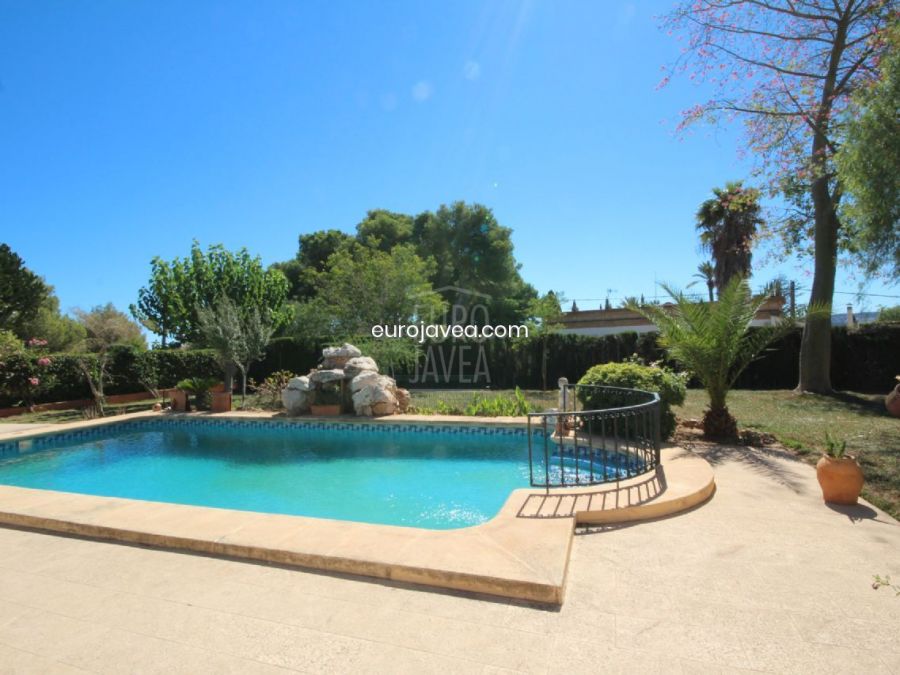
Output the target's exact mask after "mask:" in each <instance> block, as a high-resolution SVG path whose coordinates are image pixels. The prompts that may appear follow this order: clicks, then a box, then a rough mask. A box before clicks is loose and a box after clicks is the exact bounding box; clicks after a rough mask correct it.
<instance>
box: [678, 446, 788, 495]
mask: <svg viewBox="0 0 900 675" xmlns="http://www.w3.org/2000/svg"><path fill="white" fill-rule="evenodd" d="M691 450H692V451H693V452H696V453H697V454H698V455H700V456H701V457H703V459H705V460H706V461H707V462H709V463H710V464H711V465H712V466H713V468H715V467H716V466H719V465H721V464H724V463H726V462H737V463H739V464H743V465H745V466H747V467H749V468H750V469H751V470H752V471H754V473H756V474H758V475H760V476H762V477H764V478H768V479H769V480H772V481H774V482H776V483H778V484H779V485H782V486H784V487H786V488H788V489H789V490H791V491H792V492H794V493H795V494H803V493H804V489H803V488H804V484H803V482H802V481H800V480H798V479H797V478H796V477H795V476H792V475H791V474H790V473H789V472H788V471H786V470H785V467H784V465H783V464H781V463H780V462H779V460H780V461H789V462H791V464H795V465H797V466H805V465H804V464H803V463H802V462H801V461H800V460H798V459H797V458H796V457H795V456H794V455H792V454H791V453H789V452H787V451H786V450H776V449H774V448H751V447H747V446H742V445H697V446H695V447H692V448H691Z"/></svg>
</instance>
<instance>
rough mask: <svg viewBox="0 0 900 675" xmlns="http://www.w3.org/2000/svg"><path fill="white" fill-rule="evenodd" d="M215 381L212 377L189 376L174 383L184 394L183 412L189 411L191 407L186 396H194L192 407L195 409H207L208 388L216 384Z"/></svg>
mask: <svg viewBox="0 0 900 675" xmlns="http://www.w3.org/2000/svg"><path fill="white" fill-rule="evenodd" d="M216 382H217V380H216V378H214V377H189V378H187V379H184V380H181V382H179V383H178V384H177V385H175V386H176V387H177V389H178V390H179V391H182V392H184V393H185V394H186V396H185V402H184V404H185V408H184V410H185V412H189V411H190V409H191V401H190V398H189V397H188V396H193V397H194V407H195V408H196V409H197V410H209V390H210V389H212V388H213V387H214V386H216ZM173 400H174V396H173Z"/></svg>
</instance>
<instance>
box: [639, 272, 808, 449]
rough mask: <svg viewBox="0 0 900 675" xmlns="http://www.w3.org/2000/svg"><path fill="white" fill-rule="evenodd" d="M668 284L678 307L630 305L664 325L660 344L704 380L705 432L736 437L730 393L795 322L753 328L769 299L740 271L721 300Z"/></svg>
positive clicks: (711, 435)
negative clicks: (699, 297)
mask: <svg viewBox="0 0 900 675" xmlns="http://www.w3.org/2000/svg"><path fill="white" fill-rule="evenodd" d="M664 288H665V290H666V292H667V293H668V294H669V295H670V296H671V298H672V300H673V302H674V303H675V306H674V307H654V306H651V305H644V306H639V305H632V306H631V307H630V308H629V309H631V310H633V311H635V312H638V313H639V314H641V315H643V316H644V317H646V318H647V319H649V320H650V321H652V322H653V323H654V324H655V325H656V327H657V329H658V330H659V344H660V346H662V347H663V348H664V349H665V350H666V352H667V353H668V355H669V357H671V358H672V359H673V360H675V361H677V362H678V363H679V364H681V365H682V366H683V367H685V368H687V369H688V370H689V371H690V372H691V373H693V375H694V376H695V377H696V378H697V379H698V380H700V383H701V384H702V385H703V388H704V389H705V390H706V393H707V395H708V396H709V407H708V408H707V410H706V412H705V414H704V416H703V431H704V433H705V434H706V435H707V436H709V437H711V438H735V437H736V436H737V422H736V421H735V419H734V417H733V416H732V415H731V413H730V412H729V410H728V404H727V398H728V392H729V391H730V389H731V387H732V385H733V384H734V381H735V380H736V379H737V378H738V375H740V374H741V372H743V370H744V369H745V368H746V367H747V366H748V365H749V364H750V362H751V361H752V360H753V359H755V358H756V357H757V356H758V355H759V353H760V352H761V351H762V350H763V349H765V347H766V346H767V345H768V344H769V343H771V342H772V341H773V340H775V339H777V338H778V337H780V336H782V335H784V334H785V333H786V332H787V331H789V330H790V329H791V328H792V327H793V324H792V323H791V322H789V321H783V322H781V323H780V324H778V325H777V326H766V327H761V328H754V329H752V330H751V328H750V323H751V322H752V321H753V319H754V317H755V316H756V312H757V310H759V308H760V306H761V305H762V304H763V302H765V298H754V297H753V295H752V294H751V292H750V286H749V285H748V284H747V282H746V281H745V280H744V279H743V277H740V276H735V277H732V278H731V281H729V282H728V284H727V285H726V286H725V287H723V288H722V289H721V290H720V291H719V299H718V302H715V303H705V302H694V301H692V300H690V299H689V298H688V297H687V296H686V295H684V294H683V293H681V292H680V291H675V290H673V289H672V288H670V287H668V286H664Z"/></svg>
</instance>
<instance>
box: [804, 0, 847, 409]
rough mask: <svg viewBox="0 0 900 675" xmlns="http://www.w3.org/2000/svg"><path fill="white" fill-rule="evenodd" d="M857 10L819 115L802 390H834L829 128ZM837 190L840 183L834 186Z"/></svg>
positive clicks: (842, 28) (841, 28) (840, 29)
mask: <svg viewBox="0 0 900 675" xmlns="http://www.w3.org/2000/svg"><path fill="white" fill-rule="evenodd" d="M850 16H851V11H850V8H849V7H848V8H847V10H846V11H845V12H843V13H842V15H841V17H840V20H839V21H838V23H837V26H836V30H835V32H834V39H833V42H832V45H831V55H830V58H829V63H828V72H827V74H826V76H825V81H824V83H823V85H822V97H821V100H820V103H819V110H818V113H817V115H816V119H815V131H814V133H813V143H812V154H811V155H810V160H811V164H812V167H813V169H814V171H815V177H814V178H813V182H812V185H810V196H811V197H812V202H813V214H814V220H815V232H814V234H813V243H814V246H815V261H816V262H815V273H814V275H813V286H812V293H811V294H810V297H809V307H808V308H807V316H806V323H805V325H804V327H803V338H802V339H801V342H800V382H799V383H798V384H797V389H796V391H798V392H804V391H809V392H814V393H817V394H830V393H831V391H832V389H831V303H832V299H833V298H834V274H835V271H836V268H837V235H838V227H839V226H840V222H839V221H838V216H837V198H836V194H835V193H833V192H832V190H831V189H829V185H828V179H829V176H828V165H827V161H826V157H827V155H828V152H829V145H828V130H829V121H830V117H831V114H832V110H833V108H832V106H833V99H834V96H835V86H836V82H837V76H838V69H839V66H840V62H841V55H842V54H843V52H844V49H845V47H846V44H847V27H848V24H849V21H850ZM834 189H835V190H837V188H836V187H835V188H834Z"/></svg>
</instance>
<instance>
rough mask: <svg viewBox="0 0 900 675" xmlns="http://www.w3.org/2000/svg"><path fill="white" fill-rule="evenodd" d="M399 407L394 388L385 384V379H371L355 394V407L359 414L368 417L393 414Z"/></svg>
mask: <svg viewBox="0 0 900 675" xmlns="http://www.w3.org/2000/svg"><path fill="white" fill-rule="evenodd" d="M385 379H387V380H390V378H385ZM399 407H400V406H399V403H398V402H397V397H396V396H394V392H393V390H392V389H391V388H390V387H388V386H385V383H384V382H383V381H379V380H374V379H373V380H370V381H368V382H366V383H365V384H364V385H363V387H362V388H361V389H360V390H359V391H357V392H356V393H355V394H353V409H354V411H356V414H357V415H364V416H366V417H374V416H381V415H393V414H394V413H395V412H397V410H398V408H399Z"/></svg>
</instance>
